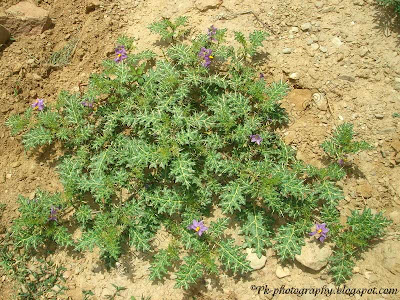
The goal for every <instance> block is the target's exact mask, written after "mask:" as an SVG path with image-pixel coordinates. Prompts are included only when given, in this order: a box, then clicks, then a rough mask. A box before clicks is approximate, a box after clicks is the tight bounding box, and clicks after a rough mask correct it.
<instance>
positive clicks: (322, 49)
mask: <svg viewBox="0 0 400 300" xmlns="http://www.w3.org/2000/svg"><path fill="white" fill-rule="evenodd" d="M319 50H321V52H323V53H326V52H328V49H327V48H326V47H319Z"/></svg>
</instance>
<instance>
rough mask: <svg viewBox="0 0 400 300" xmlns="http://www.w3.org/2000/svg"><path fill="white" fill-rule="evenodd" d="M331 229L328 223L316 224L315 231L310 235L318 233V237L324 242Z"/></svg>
mask: <svg viewBox="0 0 400 300" xmlns="http://www.w3.org/2000/svg"><path fill="white" fill-rule="evenodd" d="M328 231H329V229H328V228H326V224H325V223H322V224H315V231H313V232H310V233H309V234H310V236H313V235H316V238H317V239H319V241H320V242H321V243H323V242H324V240H325V239H326V234H327V233H328Z"/></svg>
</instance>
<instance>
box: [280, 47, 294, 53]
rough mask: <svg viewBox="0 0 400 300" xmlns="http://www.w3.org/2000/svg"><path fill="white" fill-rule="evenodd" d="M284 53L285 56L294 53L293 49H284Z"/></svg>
mask: <svg viewBox="0 0 400 300" xmlns="http://www.w3.org/2000/svg"><path fill="white" fill-rule="evenodd" d="M282 53H283V54H290V53H292V49H291V48H284V49H283V50H282Z"/></svg>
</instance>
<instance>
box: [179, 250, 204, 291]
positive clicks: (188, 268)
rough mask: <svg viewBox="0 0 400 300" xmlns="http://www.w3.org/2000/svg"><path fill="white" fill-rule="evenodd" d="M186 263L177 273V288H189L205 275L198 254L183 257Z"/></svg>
mask: <svg viewBox="0 0 400 300" xmlns="http://www.w3.org/2000/svg"><path fill="white" fill-rule="evenodd" d="M183 260H184V261H185V263H184V264H183V265H181V266H180V268H179V269H178V272H177V273H176V276H177V277H176V284H175V287H176V288H182V287H183V288H184V289H185V290H187V289H188V288H189V285H191V284H193V283H195V282H196V280H197V279H199V278H200V277H201V276H202V275H203V271H204V267H203V264H202V262H201V260H200V258H199V257H198V256H195V255H190V256H186V257H184V258H183Z"/></svg>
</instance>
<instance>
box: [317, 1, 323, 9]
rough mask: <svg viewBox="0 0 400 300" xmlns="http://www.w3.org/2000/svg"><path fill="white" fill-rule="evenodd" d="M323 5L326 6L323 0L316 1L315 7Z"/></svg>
mask: <svg viewBox="0 0 400 300" xmlns="http://www.w3.org/2000/svg"><path fill="white" fill-rule="evenodd" d="M323 6H324V3H323V2H322V1H317V2H315V7H316V8H322V7H323Z"/></svg>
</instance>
